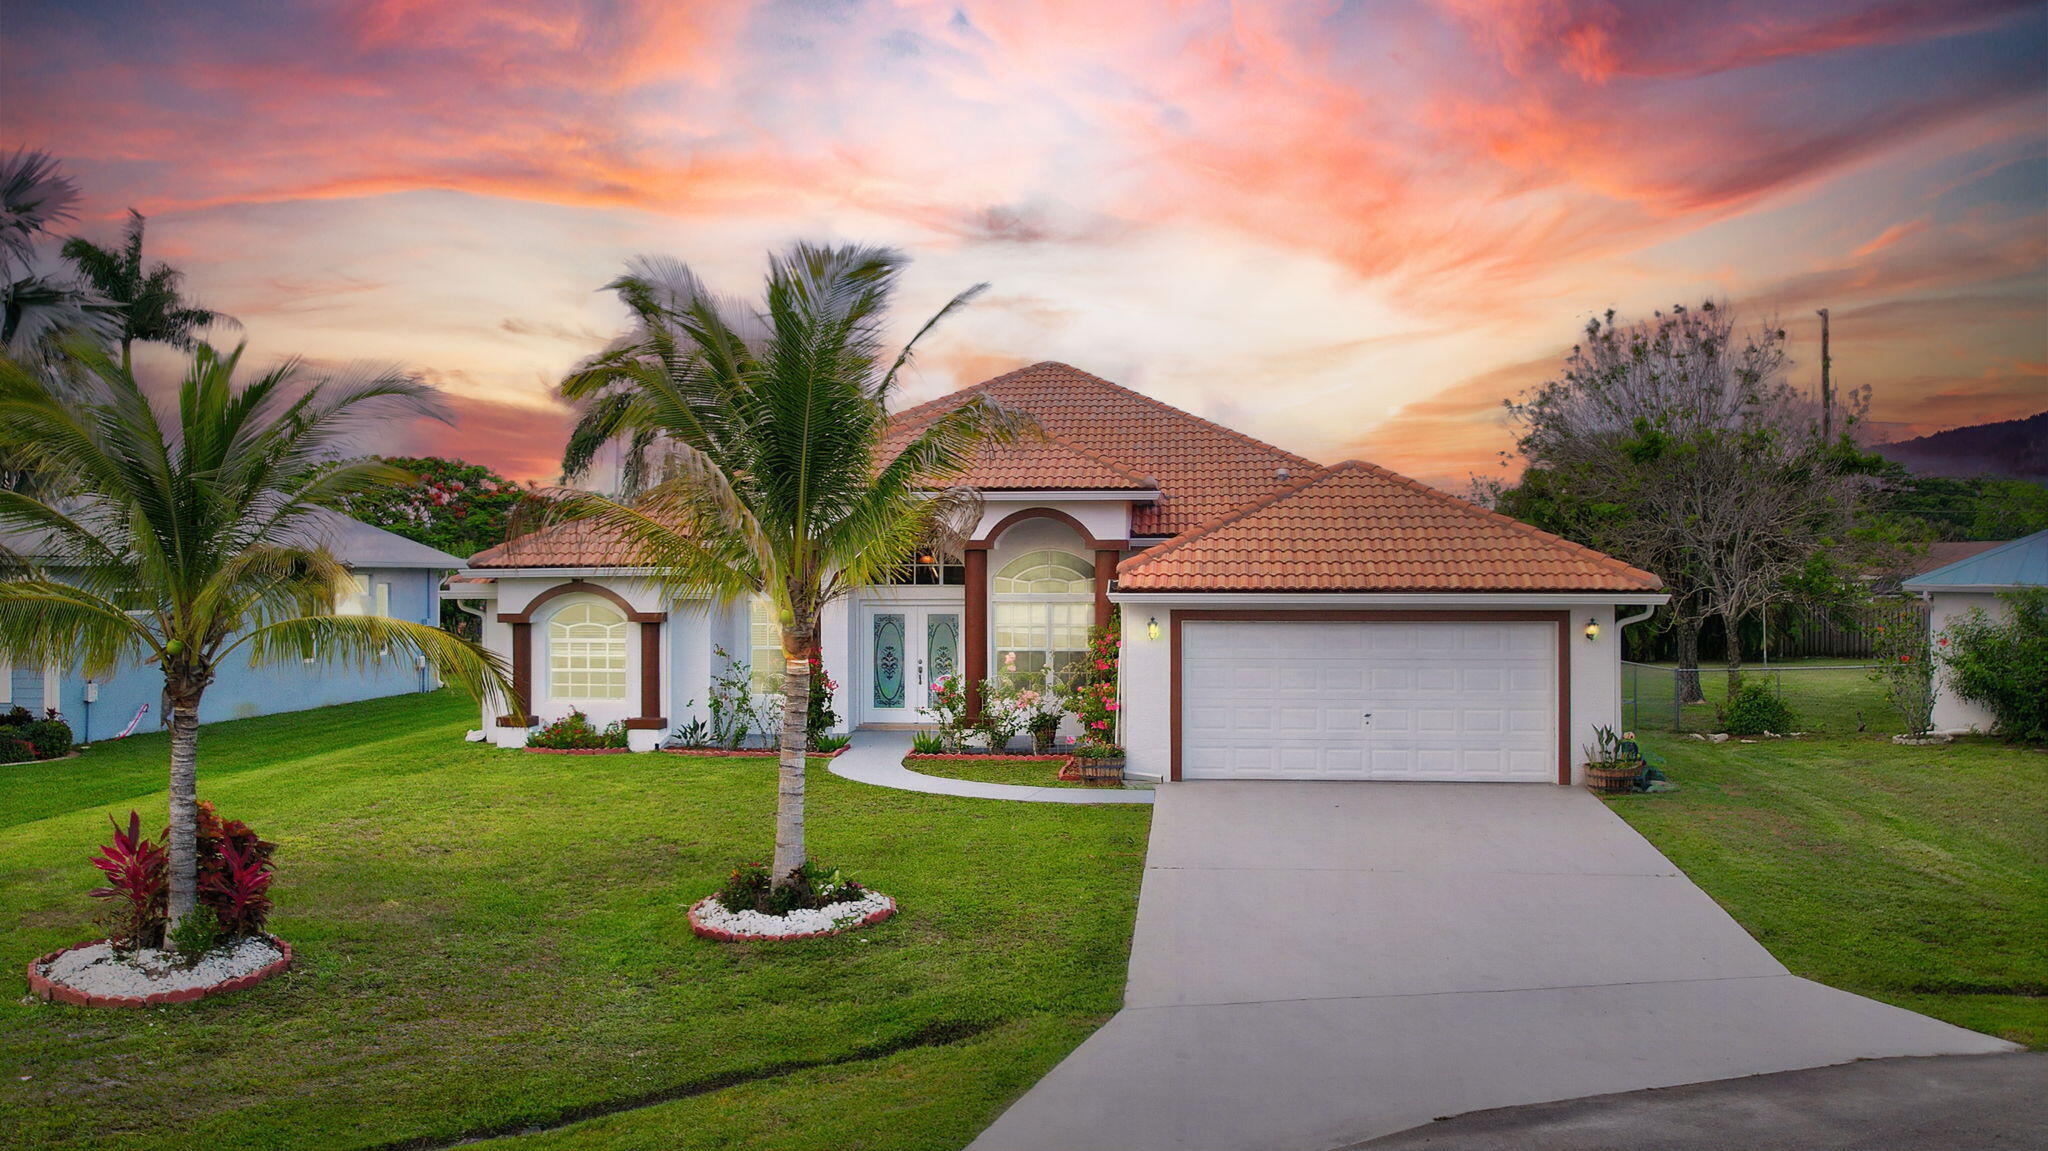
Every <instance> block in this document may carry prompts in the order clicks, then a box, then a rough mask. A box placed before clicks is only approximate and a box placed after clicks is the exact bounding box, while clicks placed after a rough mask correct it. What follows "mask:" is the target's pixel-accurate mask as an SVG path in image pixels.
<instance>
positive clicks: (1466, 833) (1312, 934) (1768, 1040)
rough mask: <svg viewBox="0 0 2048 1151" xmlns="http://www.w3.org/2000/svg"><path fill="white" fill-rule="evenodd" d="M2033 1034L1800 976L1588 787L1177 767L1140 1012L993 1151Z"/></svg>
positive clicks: (1950, 1049) (1075, 1147)
mask: <svg viewBox="0 0 2048 1151" xmlns="http://www.w3.org/2000/svg"><path fill="white" fill-rule="evenodd" d="M2010 1050H2014V1048H2013V1046H2012V1045H2011V1044H2008V1043H2004V1042H2002V1041H2000V1040H1997V1039H1993V1038H1991V1037H1989V1036H1985V1035H1980V1034H1978V1033H1976V1032H1973V1031H1966V1030H1963V1029H1961V1028H1958V1027H1953V1026H1950V1025H1949V1024H1946V1023H1941V1022H1938V1021H1936V1020H1933V1019H1929V1018H1927V1017H1925V1016H1922V1015H1917V1014H1914V1013H1912V1012H1909V1011H1905V1010H1901V1009H1899V1008H1896V1007H1891V1006H1888V1005H1886V1004H1882V1003H1878V1002H1876V1001H1874V1000H1870V999H1865V998H1863V997H1861V996H1857V995H1851V994H1849V993H1847V992H1843V991H1837V990H1834V989H1832V988H1829V987H1825V986H1822V985H1821V984H1818V983H1814V982H1811V981H1809V980H1805V979H1800V978H1797V977H1795V976H1793V975H1791V974H1790V973H1788V972H1787V971H1786V970H1785V968H1784V966H1783V965H1782V964H1780V963H1778V961H1777V960H1775V959H1773V958H1771V956H1770V953H1769V952H1767V951H1765V950H1764V948H1763V947H1762V946H1761V945H1760V944H1758V943H1757V942H1756V941H1755V940H1754V939H1752V938H1750V936H1749V934H1748V933H1747V932H1745V931H1744V930H1743V929H1742V927H1741V926H1740V925H1739V924H1737V923H1736V922H1735V921H1734V920H1733V919H1731V918H1730V917H1729V916H1728V914H1727V913H1726V912H1724V911H1722V910H1721V908H1720V907H1719V905H1717V904H1715V903H1714V901H1713V900H1711V899H1709V898H1708V897H1707V895H1706V893H1705V892H1702V891H1701V890H1700V889H1699V888H1698V887H1696V886H1694V885H1693V883H1692V881H1691V880H1689V879H1687V878H1686V877H1685V875H1684V874H1683V873H1681V872H1680V871H1679V870H1678V869H1677V868H1676V867H1674V866H1673V865H1672V864H1671V863H1670V862H1669V861H1668V860H1666V859H1665V858H1664V857H1663V856H1662V855H1661V854H1659V853H1658V852H1657V850H1656V849H1655V848H1653V847H1652V846H1650V844H1649V843H1648V842H1647V841H1646V840H1644V839H1643V838H1642V837H1641V836H1639V835H1637V834H1636V833H1635V832H1634V831H1633V830H1632V829H1630V828H1629V827H1628V825H1627V824H1625V823H1624V822H1622V820H1621V819H1620V818H1619V817H1618V816H1616V815H1614V814H1613V813H1612V812H1610V811H1608V810H1607V809H1606V807H1605V806H1604V805H1602V804H1601V802H1600V801H1599V800H1598V799H1595V798H1594V797H1593V796H1591V795H1589V794H1587V793H1586V792H1584V791H1581V790H1579V789H1576V788H1561V787H1555V786H1546V785H1529V784H1445V783H1412V784H1410V783H1308V782H1302V783H1284V782H1203V783H1179V784H1172V785H1168V786H1167V787H1164V788H1162V789H1160V791H1159V793H1158V798H1157V801H1156V810H1155V812H1154V814H1153V820H1152V833H1151V842H1150V847H1149V850H1148V853H1147V857H1146V865H1145V879H1144V887H1143V890H1142V893H1141V896H1140V900H1139V906H1138V922H1137V930H1136V935H1135V937H1134V939H1133V941H1132V949H1131V962H1130V978H1129V982H1128V984H1127V986H1126V989H1125V1001H1124V1009H1123V1010H1122V1011H1121V1012H1119V1013H1118V1014H1117V1015H1116V1017H1115V1018H1113V1019H1112V1020H1110V1022H1109V1023H1108V1024H1106V1025H1105V1026H1104V1027H1103V1028H1102V1029H1101V1030H1100V1031H1098V1032H1096V1033H1095V1034H1094V1035H1093V1036H1091V1037H1090V1038H1089V1039H1088V1040H1087V1041H1086V1042H1085V1043H1083V1044H1082V1045H1081V1046H1080V1047H1079V1048H1077V1049H1076V1050H1075V1051H1074V1053H1073V1054H1072V1055H1071V1056H1069V1057H1068V1058H1067V1059H1066V1060H1065V1061H1064V1062H1062V1063H1061V1064H1060V1065H1059V1066H1058V1067H1056V1068H1054V1069H1053V1071H1052V1072H1051V1073H1050V1074H1049V1075H1047V1076H1046V1077H1045V1079H1043V1080H1042V1081H1040V1082H1039V1083H1038V1085H1037V1086H1035V1087H1033V1088H1032V1089H1031V1090H1030V1091H1029V1092H1027V1093H1026V1094H1025V1095H1024V1097H1023V1098H1022V1099H1020V1100H1018V1102H1017V1103H1016V1104H1015V1105H1013V1106H1012V1107H1011V1108H1010V1109H1009V1110H1008V1111H1007V1112H1005V1113H1004V1114H1003V1115H1002V1116H1001V1117H1000V1118H999V1119H998V1120H997V1121H996V1122H995V1123H994V1124H993V1125H991V1126H990V1127H989V1129H988V1130H987V1131H986V1132H984V1133H983V1134H982V1136H981V1137H980V1138H979V1139H977V1140H976V1141H975V1142H974V1144H973V1145H972V1146H973V1148H974V1149H975V1151H1089V1149H1094V1148H1100V1149H1103V1151H1109V1149H1116V1151H1152V1149H1160V1151H1165V1149H1169V1148H1170V1149H1174V1151H1263V1149H1272V1151H1320V1149H1327V1148H1333V1147H1339V1146H1344V1145H1346V1144H1350V1143H1354V1142H1357V1141H1359V1140H1362V1139H1368V1138H1372V1137H1374V1136H1378V1135H1384V1134H1388V1133H1391V1132H1395V1131H1401V1130H1405V1129H1407V1128H1410V1127H1414V1126H1416V1125H1418V1124H1423V1123H1428V1122H1430V1121H1431V1120H1432V1119H1435V1118H1438V1117H1441V1116H1446V1115H1455V1114H1461V1113H1464V1112H1468V1111H1476V1110H1481V1109H1484V1108H1493V1107H1506V1106H1514V1105H1519V1104H1525V1103H1537V1102H1545V1101H1549V1100H1557V1099H1574V1098H1579V1097H1581V1096H1587V1095H1599V1094H1609V1093H1613V1092H1619V1091H1632V1090H1638V1089H1642V1088H1649V1087H1668V1086H1673V1085H1676V1084H1681V1083H1694V1082H1701V1081H1706V1080H1714V1079H1727V1078H1733V1077H1737V1076H1744V1075H1757V1074H1763V1073H1767V1072H1775V1071H1787V1070H1792V1069H1795V1068H1801V1067H1816V1066H1823V1065H1828V1064H1834V1063H1844V1062H1848V1061H1850V1060H1855V1059H1875V1058H1885V1057H1892V1056H1909V1055H1948V1054H1983V1053H1991V1052H1998V1051H2010Z"/></svg>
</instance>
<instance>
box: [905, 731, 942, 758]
mask: <svg viewBox="0 0 2048 1151" xmlns="http://www.w3.org/2000/svg"><path fill="white" fill-rule="evenodd" d="M946 750H947V748H946V737H944V736H942V735H940V734H939V733H938V732H936V731H914V732H911V733H910V754H912V755H944V754H946Z"/></svg>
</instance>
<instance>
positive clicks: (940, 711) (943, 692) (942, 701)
mask: <svg viewBox="0 0 2048 1151" xmlns="http://www.w3.org/2000/svg"><path fill="white" fill-rule="evenodd" d="M919 711H920V712H921V713H922V714H924V715H927V716H930V717H931V720H932V722H933V723H935V724H937V725H938V726H939V735H938V738H939V746H940V750H942V751H949V752H950V751H956V750H958V749H959V747H960V736H961V734H962V733H963V732H965V731H966V730H967V679H966V677H964V676H961V675H958V674H954V675H942V676H940V677H939V678H937V679H935V680H933V681H932V693H931V701H930V702H929V703H927V704H926V705H925V706H924V707H922V708H920V709H919Z"/></svg>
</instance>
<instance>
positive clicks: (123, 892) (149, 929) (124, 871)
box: [87, 811, 171, 947]
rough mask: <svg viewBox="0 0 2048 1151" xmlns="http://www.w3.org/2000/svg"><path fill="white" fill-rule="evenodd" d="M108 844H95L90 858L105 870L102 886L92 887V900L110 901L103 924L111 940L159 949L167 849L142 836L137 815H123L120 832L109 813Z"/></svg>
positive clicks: (166, 901) (166, 900) (167, 889)
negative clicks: (111, 828) (110, 838)
mask: <svg viewBox="0 0 2048 1151" xmlns="http://www.w3.org/2000/svg"><path fill="white" fill-rule="evenodd" d="M107 822H108V823H112V824H113V825H114V842H112V843H109V844H107V845H105V846H104V847H101V848H100V853H99V855H98V856H97V857H95V858H94V859H93V861H92V865H93V866H94V867H97V868H99V869H100V870H101V871H103V872H105V873H106V876H107V885H106V886H105V887H95V888H93V889H92V890H91V891H90V892H87V894H88V895H91V896H92V897H93V898H94V899H106V900H115V901H117V902H115V903H114V905H113V909H112V910H111V912H110V913H109V916H108V926H109V928H110V929H111V932H112V938H113V940H114V942H115V943H117V944H120V945H122V946H125V947H161V946H163V941H164V920H165V918H166V912H167V908H168V906H169V902H170V891H171V884H170V860H171V855H170V851H169V850H168V849H167V848H165V847H164V845H163V844H161V843H158V842H156V841H155V840H153V839H151V838H149V837H148V836H146V835H144V834H142V817H141V816H140V815H137V814H136V813H135V812H133V811H131V812H129V813H128V827H127V829H126V830H125V831H124V830H123V829H122V827H121V825H120V824H119V823H116V822H115V820H114V817H113V816H111V815H110V816H108V817H107Z"/></svg>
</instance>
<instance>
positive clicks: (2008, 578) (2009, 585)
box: [1900, 531, 2048, 734]
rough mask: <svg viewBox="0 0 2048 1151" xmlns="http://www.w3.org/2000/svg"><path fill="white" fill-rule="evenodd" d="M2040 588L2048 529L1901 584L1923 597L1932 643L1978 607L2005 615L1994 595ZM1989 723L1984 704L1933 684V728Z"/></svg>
mask: <svg viewBox="0 0 2048 1151" xmlns="http://www.w3.org/2000/svg"><path fill="white" fill-rule="evenodd" d="M2043 586H2048V531H2041V532H2035V533H2034V534H2033V535H2030V536H2026V537H2023V538H2021V539H2016V540H2013V541H2012V542H2010V543H2005V544H2000V545H1998V546H1996V547H1993V548H1991V549H1989V550H1987V551H1980V552H1977V553H1976V554H1974V555H1971V556H1968V557H1966V558H1964V559H1960V560H1957V561H1956V562H1954V563H1951V564H1949V565H1948V566H1946V567H1940V568H1936V569H1934V570H1933V571H1930V572H1924V573H1922V574H1920V575H1916V576H1914V577H1913V578H1911V579H1909V580H1907V581H1906V582H1905V583H1903V584H1901V585H1900V588H1901V590H1903V591H1906V592H1908V593H1910V594H1912V595H1917V596H1919V597H1921V598H1922V599H1924V600H1926V601H1927V625H1928V634H1929V636H1930V637H1931V638H1930V642H1935V643H1938V642H1939V639H1940V636H1941V633H1942V632H1943V631H1944V630H1946V629H1947V628H1948V626H1949V625H1950V624H1951V623H1953V622H1955V621H1956V620H1957V619H1959V618H1961V617H1962V616H1966V615H1968V614H1969V613H1970V611H1971V610H1972V609H1981V610H1982V611H1983V612H1984V613H1985V614H1986V615H1988V616H1991V617H1992V618H1993V619H2000V618H2003V617H2004V615H2005V611H2006V608H2005V604H2004V603H2003V602H2001V601H2000V600H1999V598H1998V597H1999V593H2001V592H2011V591H2017V590H2018V589H2020V588H2023V587H2043ZM1992 722H1993V720H1992V716H1991V713H1990V712H1989V711H1986V710H1985V709H1984V707H1983V706H1982V705H1980V704H1975V703H1971V702H1970V701H1968V700H1963V699H1957V698H1956V696H1955V693H1954V692H1952V691H1947V690H1943V688H1942V686H1941V685H1939V684H1937V685H1936V689H1935V696H1934V730H1935V731H1937V732H1943V733H1948V734H1961V733H1963V732H1970V731H1990V730H1991V726H1992Z"/></svg>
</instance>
